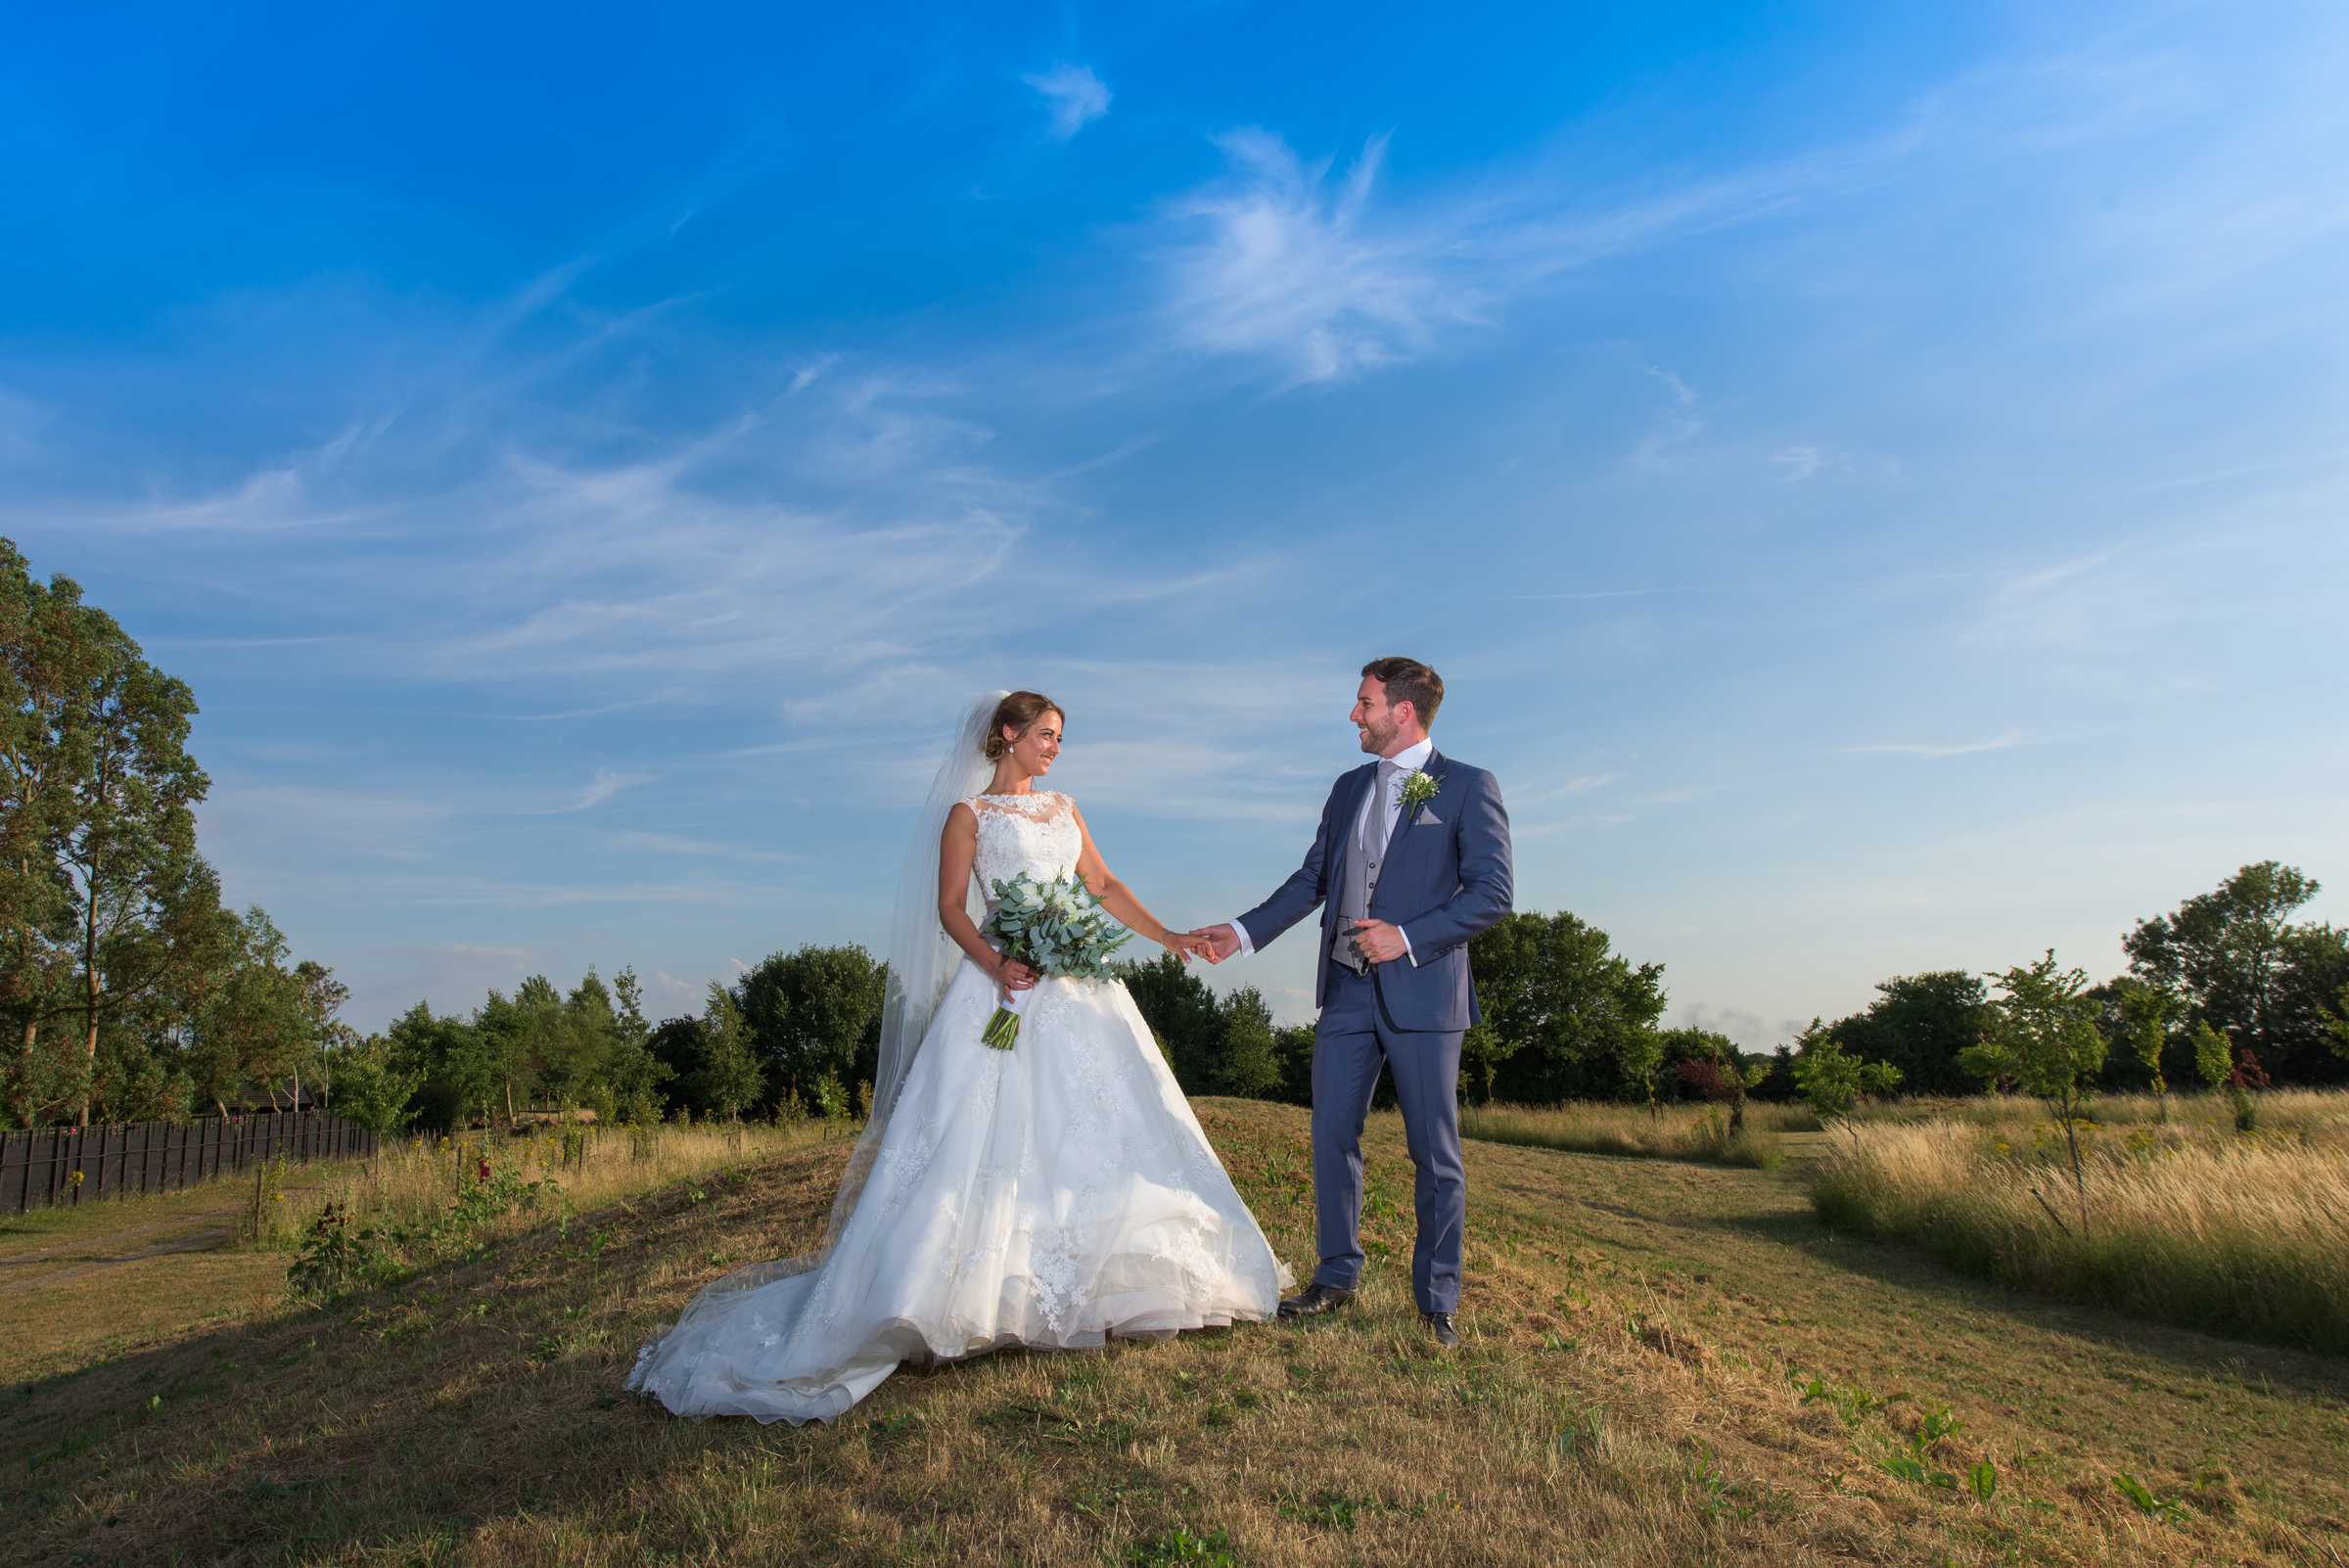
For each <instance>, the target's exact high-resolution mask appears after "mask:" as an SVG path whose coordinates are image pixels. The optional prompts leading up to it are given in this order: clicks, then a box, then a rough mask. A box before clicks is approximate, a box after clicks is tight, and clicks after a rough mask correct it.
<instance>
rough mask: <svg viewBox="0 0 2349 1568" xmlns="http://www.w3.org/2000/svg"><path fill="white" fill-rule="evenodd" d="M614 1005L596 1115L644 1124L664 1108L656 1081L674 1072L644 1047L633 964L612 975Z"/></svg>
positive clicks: (640, 992) (646, 1031)
mask: <svg viewBox="0 0 2349 1568" xmlns="http://www.w3.org/2000/svg"><path fill="white" fill-rule="evenodd" d="M612 992H613V994H614V995H615V996H616V997H617V998H618V1000H619V1004H620V1005H619V1007H618V1009H617V1010H616V1011H615V1013H614V1015H613V1019H612V1053H611V1056H610V1057H609V1058H608V1059H607V1061H606V1063H605V1067H604V1079H603V1084H602V1088H603V1093H602V1095H601V1096H600V1097H599V1098H598V1099H597V1101H596V1114H597V1115H598V1117H600V1118H601V1119H602V1120H604V1121H607V1122H619V1123H622V1124H632V1125H636V1126H644V1125H648V1124H650V1123H654V1122H658V1121H660V1120H661V1119H662V1117H663V1116H664V1115H666V1114H667V1112H668V1105H667V1102H666V1100H665V1099H664V1097H663V1095H662V1093H661V1085H662V1084H665V1083H667V1082H668V1080H669V1079H671V1078H673V1077H674V1076H675V1075H674V1074H673V1073H671V1072H670V1070H669V1068H668V1064H667V1063H666V1062H664V1061H662V1060H661V1059H660V1058H659V1057H658V1056H655V1055H654V1054H653V1052H652V1050H651V1048H650V1042H651V1040H652V1036H653V1028H652V1025H651V1024H649V1023H647V1022H646V1021H645V1017H644V986H643V983H642V982H640V981H638V980H637V978H636V971H635V970H633V969H622V971H621V972H620V973H619V974H617V975H614V976H613V977H612Z"/></svg>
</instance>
